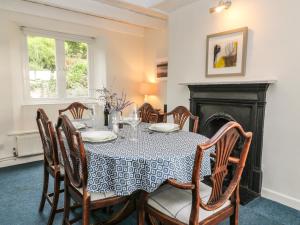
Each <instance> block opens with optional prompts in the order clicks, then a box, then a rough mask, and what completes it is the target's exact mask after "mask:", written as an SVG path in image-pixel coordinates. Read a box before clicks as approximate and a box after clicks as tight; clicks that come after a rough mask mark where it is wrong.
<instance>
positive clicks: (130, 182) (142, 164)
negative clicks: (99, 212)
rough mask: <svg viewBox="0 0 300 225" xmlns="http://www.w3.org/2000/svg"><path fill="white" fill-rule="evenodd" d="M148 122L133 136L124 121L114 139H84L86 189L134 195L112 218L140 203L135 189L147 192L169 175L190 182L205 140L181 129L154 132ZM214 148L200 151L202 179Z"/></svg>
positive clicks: (129, 211)
mask: <svg viewBox="0 0 300 225" xmlns="http://www.w3.org/2000/svg"><path fill="white" fill-rule="evenodd" d="M149 126H150V124H148V123H140V124H139V125H138V127H137V131H136V132H137V134H136V137H137V139H136V140H132V139H131V138H130V137H131V135H132V128H131V126H129V125H124V126H123V128H122V129H120V130H119V132H118V135H117V136H118V137H117V138H116V139H114V140H111V141H107V142H101V143H97V142H96V143H94V142H84V146H85V151H86V156H87V162H88V191H89V192H101V193H114V194H115V195H118V196H130V195H131V196H134V197H132V198H130V201H131V203H130V202H129V203H128V204H126V205H125V206H124V208H125V209H124V210H121V211H122V212H123V214H122V215H116V218H112V220H111V222H112V221H121V220H122V219H124V218H126V217H127V216H128V214H130V213H132V212H133V211H134V210H135V209H136V206H137V207H138V208H139V207H142V205H139V204H142V203H141V202H142V200H138V201H137V202H138V203H137V204H138V205H137V204H136V202H135V203H133V202H134V201H136V198H138V197H137V196H139V194H137V193H143V194H142V196H147V195H148V194H149V193H151V192H154V191H155V190H157V189H158V188H159V187H160V186H161V185H163V184H164V183H165V182H166V181H167V180H168V179H175V180H176V181H177V182H180V183H187V182H191V179H192V172H193V166H194V158H195V153H196V149H197V145H199V144H202V143H204V142H206V141H207V140H208V138H207V137H205V136H203V135H201V134H198V133H192V132H188V131H183V130H177V131H173V132H155V131H152V130H150V129H149ZM82 132H85V131H82ZM213 151H214V148H211V149H210V151H206V152H205V153H204V154H203V158H202V165H201V173H200V176H201V179H203V178H204V177H205V176H208V175H210V174H211V165H210V153H211V152H213ZM143 198H144V197H143ZM143 198H141V199H143ZM139 201H140V202H139ZM139 217H140V218H139V220H141V219H144V218H143V215H139ZM107 224H110V222H108V223H107ZM111 224H113V222H112V223H111Z"/></svg>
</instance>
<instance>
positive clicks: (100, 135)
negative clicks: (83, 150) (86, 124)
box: [81, 131, 118, 143]
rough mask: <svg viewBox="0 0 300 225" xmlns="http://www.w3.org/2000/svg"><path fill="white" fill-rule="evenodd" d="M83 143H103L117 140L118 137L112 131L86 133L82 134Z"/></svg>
mask: <svg viewBox="0 0 300 225" xmlns="http://www.w3.org/2000/svg"><path fill="white" fill-rule="evenodd" d="M81 137H82V140H83V141H86V142H93V143H99V142H100V143H101V142H107V141H112V140H115V139H116V138H117V137H118V136H117V135H116V134H115V133H113V132H111V131H86V132H82V133H81Z"/></svg>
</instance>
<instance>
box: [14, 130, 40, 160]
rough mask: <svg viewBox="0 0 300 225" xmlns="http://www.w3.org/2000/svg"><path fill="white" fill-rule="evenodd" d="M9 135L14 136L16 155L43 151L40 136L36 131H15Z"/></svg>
mask: <svg viewBox="0 0 300 225" xmlns="http://www.w3.org/2000/svg"><path fill="white" fill-rule="evenodd" d="M9 135H10V136H15V137H16V148H15V154H16V156H17V157H24V156H31V155H38V154H42V153H43V147H42V142H41V138H40V135H39V133H38V132H37V131H27V132H26V131H25V132H15V133H12V134H9Z"/></svg>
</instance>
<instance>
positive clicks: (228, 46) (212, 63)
mask: <svg viewBox="0 0 300 225" xmlns="http://www.w3.org/2000/svg"><path fill="white" fill-rule="evenodd" d="M247 41H248V28H247V27H243V28H239V29H235V30H231V31H226V32H222V33H217V34H212V35H208V36H207V43H206V76H207V77H217V76H233V75H245V70H246V56H247Z"/></svg>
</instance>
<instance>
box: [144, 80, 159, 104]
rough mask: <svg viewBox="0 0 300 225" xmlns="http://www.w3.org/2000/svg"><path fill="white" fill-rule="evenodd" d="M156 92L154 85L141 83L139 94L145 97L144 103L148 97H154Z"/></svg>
mask: <svg viewBox="0 0 300 225" xmlns="http://www.w3.org/2000/svg"><path fill="white" fill-rule="evenodd" d="M156 91H157V86H156V84H154V83H141V84H140V93H141V94H142V95H144V96H145V98H144V102H148V96H149V95H155V94H156Z"/></svg>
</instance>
